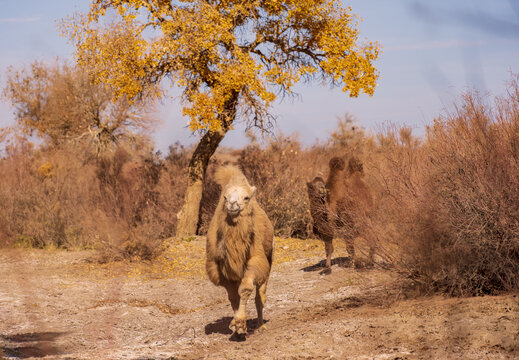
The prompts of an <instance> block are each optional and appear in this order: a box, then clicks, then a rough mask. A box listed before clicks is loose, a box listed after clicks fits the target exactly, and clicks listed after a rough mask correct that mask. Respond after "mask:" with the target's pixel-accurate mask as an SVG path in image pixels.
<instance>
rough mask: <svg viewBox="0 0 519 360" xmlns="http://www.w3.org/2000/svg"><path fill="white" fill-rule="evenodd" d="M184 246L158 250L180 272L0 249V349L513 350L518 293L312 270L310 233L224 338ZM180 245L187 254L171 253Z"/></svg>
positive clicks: (83, 355)
mask: <svg viewBox="0 0 519 360" xmlns="http://www.w3.org/2000/svg"><path fill="white" fill-rule="evenodd" d="M182 246H184V247H183V248H182V249H180V250H178V249H177V250H175V251H178V252H177V253H175V252H171V253H170V258H167V257H166V258H165V259H164V262H165V263H168V264H177V263H178V264H183V266H184V267H183V269H184V270H183V271H182V272H180V271H179V270H178V269H179V268H178V267H173V268H170V270H171V269H173V270H171V271H173V273H174V274H181V275H179V276H174V275H172V273H171V272H170V273H168V272H167V271H166V270H165V268H164V267H163V268H161V269H158V268H156V267H153V266H150V265H142V264H137V265H136V264H128V263H113V264H107V265H103V266H101V265H99V264H96V263H89V262H87V261H85V259H88V258H90V257H91V256H92V254H91V253H87V252H62V251H29V250H2V251H0V276H1V278H2V281H0V309H1V312H0V347H1V349H2V350H3V356H4V357H5V358H7V359H27V358H31V359H32V358H34V359H41V358H44V359H238V358H240V359H429V358H430V359H449V358H450V359H461V358H463V359H513V358H516V359H517V358H519V297H516V296H515V295H507V296H498V297H478V298H467V299H444V298H440V297H433V298H426V299H418V300H416V299H415V300H402V299H401V300H399V301H396V299H398V298H399V297H398V296H397V295H398V294H397V293H396V292H395V291H396V290H395V289H396V287H395V281H396V276H395V274H394V273H391V272H389V271H385V270H380V269H378V270H377V269H375V270H363V271H356V270H353V269H351V268H343V267H339V266H337V265H334V267H333V272H332V274H331V275H321V274H319V271H313V270H316V268H315V267H312V266H311V265H314V264H316V263H317V262H318V261H319V260H321V258H320V257H318V256H316V252H320V251H321V249H320V248H317V246H316V245H315V244H313V245H311V244H310V245H305V246H306V248H305V247H300V248H297V249H296V250H297V251H295V250H294V248H291V247H290V246H291V245H290V246H289V245H283V244H282V247H281V252H280V256H279V258H280V259H281V260H280V261H279V262H278V263H276V264H275V266H274V271H273V273H272V276H271V281H270V283H269V289H268V303H267V306H266V309H265V317H266V319H267V320H268V323H267V331H265V332H263V333H251V334H250V335H249V336H248V337H247V339H246V340H245V341H241V342H240V341H233V340H234V339H232V338H231V334H230V331H229V330H228V328H227V326H228V323H229V321H230V319H231V318H230V316H231V308H230V305H229V304H228V301H227V299H226V294H225V291H224V290H223V289H220V288H216V287H215V286H213V285H212V284H211V283H210V282H209V281H208V280H206V279H205V278H204V276H203V275H202V271H201V266H202V265H203V264H201V259H202V257H201V255H200V251H201V250H202V249H203V241H202V240H201V239H198V240H196V241H194V242H193V243H192V244H188V245H182ZM297 246H299V245H297ZM284 247H286V248H285V249H284V250H285V251H286V254H283V248H284ZM184 252H187V253H188V256H187V257H186V258H187V260H185V259H184V260H182V259H181V258H180V256H179V255H178V254H181V253H182V254H184ZM289 253H290V254H291V256H292V257H289V256H288V254H289ZM175 254H176V255H175ZM294 254H295V255H297V256H295V255H294ZM303 255H305V256H303ZM294 257H299V258H294ZM186 261H187V262H186ZM186 264H187V265H186ZM188 265H189V266H188ZM168 266H170V265H168ZM175 266H176V265H175ZM178 266H180V265H178ZM164 274H166V275H164ZM400 298H401V297H400ZM248 310H249V316H250V318H252V320H250V321H249V324H248V325H249V327H250V328H254V325H255V324H254V321H255V320H254V319H255V309H254V305H253V301H250V303H249V309H248Z"/></svg>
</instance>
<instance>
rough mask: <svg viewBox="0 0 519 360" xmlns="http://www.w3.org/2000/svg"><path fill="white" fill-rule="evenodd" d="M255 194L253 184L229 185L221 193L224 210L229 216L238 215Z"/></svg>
mask: <svg viewBox="0 0 519 360" xmlns="http://www.w3.org/2000/svg"><path fill="white" fill-rule="evenodd" d="M255 194H256V187H255V186H246V185H229V186H227V187H226V188H225V190H224V193H223V199H224V204H223V206H224V210H225V212H227V215H229V216H230V217H236V216H238V215H240V214H241V213H242V212H243V210H244V209H246V208H247V207H248V206H249V204H250V201H251V200H252V198H253V197H254V195H255Z"/></svg>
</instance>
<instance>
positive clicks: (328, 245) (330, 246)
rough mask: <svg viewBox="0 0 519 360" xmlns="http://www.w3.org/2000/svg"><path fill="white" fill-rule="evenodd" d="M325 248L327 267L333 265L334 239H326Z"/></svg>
mask: <svg viewBox="0 0 519 360" xmlns="http://www.w3.org/2000/svg"><path fill="white" fill-rule="evenodd" d="M324 250H325V251H326V268H327V269H331V267H332V254H333V240H332V239H330V240H327V241H324Z"/></svg>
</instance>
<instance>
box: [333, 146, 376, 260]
mask: <svg viewBox="0 0 519 360" xmlns="http://www.w3.org/2000/svg"><path fill="white" fill-rule="evenodd" d="M329 166H330V173H329V176H328V179H327V181H326V189H327V192H328V205H329V209H330V218H331V219H332V223H333V226H334V227H335V229H336V230H338V232H340V235H341V236H342V237H343V238H344V240H345V242H346V248H347V250H348V253H349V254H350V256H351V257H352V259H353V263H354V264H356V265H360V264H359V263H358V259H357V258H356V256H355V245H354V240H355V238H357V237H358V236H360V235H361V234H365V233H366V230H367V227H366V219H367V218H368V217H369V216H370V214H371V212H372V210H373V197H372V194H371V190H370V188H369V186H368V185H367V183H366V182H365V181H364V179H363V178H364V168H363V165H362V162H361V161H360V160H359V159H358V158H356V157H354V156H353V157H351V158H350V159H349V161H348V167H347V169H346V166H345V162H344V160H343V159H341V158H339V157H333V158H331V159H330V163H329ZM369 247H370V251H369V261H370V262H371V263H372V262H373V257H374V252H375V247H374V245H373V244H372V243H370V244H369Z"/></svg>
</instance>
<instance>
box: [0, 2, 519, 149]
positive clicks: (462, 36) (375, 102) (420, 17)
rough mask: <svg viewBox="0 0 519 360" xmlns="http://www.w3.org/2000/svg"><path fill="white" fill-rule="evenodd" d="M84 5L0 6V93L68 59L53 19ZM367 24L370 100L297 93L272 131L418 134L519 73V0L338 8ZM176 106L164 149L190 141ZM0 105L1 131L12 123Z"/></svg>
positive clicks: (166, 107) (165, 113)
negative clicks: (376, 46) (374, 49)
mask: <svg viewBox="0 0 519 360" xmlns="http://www.w3.org/2000/svg"><path fill="white" fill-rule="evenodd" d="M88 3H89V2H88V1H87V0H45V1H43V0H23V1H12V0H0V9H2V10H1V12H0V49H1V51H0V86H1V87H3V86H4V80H5V77H4V76H3V75H4V74H5V72H6V69H7V67H8V66H15V67H20V66H24V65H29V64H30V63H32V62H33V61H34V60H46V61H52V60H54V59H56V58H57V57H60V58H72V51H73V49H72V47H71V45H70V44H68V43H67V41H66V40H65V39H64V38H62V37H60V36H59V34H58V31H57V27H56V23H55V20H56V19H60V18H63V17H64V16H66V15H68V14H71V13H72V12H74V11H77V10H85V9H87V8H88ZM344 4H346V5H351V6H352V8H353V11H354V12H355V13H357V14H359V16H360V17H362V18H363V19H364V20H363V22H362V23H361V24H360V30H361V38H367V39H369V40H374V41H378V42H379V43H380V44H381V45H382V47H383V53H382V54H381V56H380V59H379V60H378V61H377V63H376V65H377V68H378V69H379V71H380V74H381V78H380V81H379V85H378V87H377V90H376V92H375V95H374V96H373V97H371V98H370V97H368V96H366V95H361V96H360V97H359V98H357V99H352V98H350V97H348V96H347V95H345V94H344V93H342V92H341V91H340V89H335V90H331V89H329V88H327V87H323V86H321V85H320V84H318V83H313V84H310V85H302V86H298V87H297V89H296V91H297V92H298V93H299V94H300V97H299V98H298V99H295V100H288V101H286V100H285V101H283V102H281V103H276V105H275V106H274V108H273V109H272V113H273V114H274V115H276V116H277V117H278V121H277V125H276V126H277V128H278V129H279V130H280V131H282V132H283V133H285V134H290V133H293V132H297V133H298V134H299V138H300V140H301V141H303V142H304V143H305V144H311V143H313V142H314V141H315V140H316V139H326V138H327V137H328V136H329V134H330V132H331V131H333V129H334V128H335V126H336V124H337V117H339V116H342V115H343V114H345V113H348V114H350V115H352V116H353V117H354V118H356V119H357V122H358V123H359V124H360V125H361V126H363V127H364V128H366V129H368V130H371V131H374V132H376V131H377V130H380V129H381V128H383V127H384V126H385V125H386V124H406V125H409V126H411V127H412V128H413V129H414V132H415V133H417V134H421V133H423V131H424V128H425V125H427V124H429V123H431V122H432V120H433V119H434V117H436V116H438V115H439V114H441V113H443V112H444V111H445V109H448V108H449V107H450V106H452V103H453V102H454V101H455V100H456V97H457V96H459V95H460V94H462V93H463V92H466V91H468V90H471V89H477V90H479V91H480V92H483V93H489V94H492V95H500V94H502V93H504V91H505V83H506V81H508V80H510V73H511V72H513V73H519V0H494V1H488V0H487V1H485V0H473V1H470V0H456V1H453V0H450V1H449V0H437V1H434V2H433V1H425V0H418V1H408V0H392V1H389V0H351V1H344ZM180 113H181V109H180V106H179V104H178V102H177V101H176V100H175V99H174V98H171V99H166V100H165V101H164V104H163V105H160V106H159V107H158V113H157V115H156V117H157V118H158V119H160V120H161V121H162V124H161V125H159V126H158V127H157V130H156V131H155V133H154V135H153V137H154V139H155V141H156V144H157V147H158V148H159V149H162V150H166V149H167V147H168V145H170V144H173V143H174V142H175V141H180V142H182V143H184V144H189V143H194V142H196V141H197V137H196V136H193V135H191V134H190V132H189V130H188V129H187V128H186V123H187V119H185V118H182V117H181V115H180ZM12 122H13V117H12V114H11V110H10V109H9V106H8V105H7V104H6V103H2V102H0V126H5V125H9V124H12ZM243 135H244V134H243V128H242V127H241V126H239V125H238V126H237V128H236V129H235V130H234V131H233V132H231V133H229V134H228V135H227V137H226V139H225V140H224V143H223V144H224V145H227V146H235V147H240V146H242V145H243V144H244V143H245V142H246V140H245V138H244V136H243Z"/></svg>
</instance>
